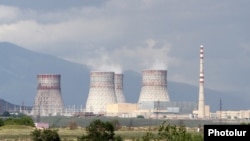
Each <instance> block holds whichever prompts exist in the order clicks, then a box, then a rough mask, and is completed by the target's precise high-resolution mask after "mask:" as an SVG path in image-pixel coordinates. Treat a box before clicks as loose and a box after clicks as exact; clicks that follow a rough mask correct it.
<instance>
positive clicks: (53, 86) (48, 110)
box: [32, 74, 64, 116]
mask: <svg viewBox="0 0 250 141" xmlns="http://www.w3.org/2000/svg"><path fill="white" fill-rule="evenodd" d="M37 80H38V86H37V94H36V97H35V103H34V105H33V108H32V114H33V115H34V116H56V115H62V114H63V111H64V104H63V100H62V95H61V84H60V81H61V75H59V74H39V75H37Z"/></svg>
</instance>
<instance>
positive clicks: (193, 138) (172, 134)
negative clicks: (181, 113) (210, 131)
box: [142, 121, 203, 141]
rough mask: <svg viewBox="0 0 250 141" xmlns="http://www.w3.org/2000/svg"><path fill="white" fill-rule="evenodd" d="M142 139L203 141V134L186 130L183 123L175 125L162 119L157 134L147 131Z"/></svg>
mask: <svg viewBox="0 0 250 141" xmlns="http://www.w3.org/2000/svg"><path fill="white" fill-rule="evenodd" d="M142 139H143V141H203V136H202V135H201V134H195V133H193V134H192V133H190V132H188V131H187V130H186V127H185V125H184V124H180V125H179V126H176V125H170V124H168V123H167V122H166V121H164V122H163V123H162V124H161V125H160V127H159V128H158V133H157V134H152V133H151V132H148V133H146V135H144V136H143V138H142Z"/></svg>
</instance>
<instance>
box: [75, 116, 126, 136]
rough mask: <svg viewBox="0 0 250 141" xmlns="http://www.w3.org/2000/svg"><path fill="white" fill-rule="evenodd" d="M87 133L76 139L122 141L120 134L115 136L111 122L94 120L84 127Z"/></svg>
mask: <svg viewBox="0 0 250 141" xmlns="http://www.w3.org/2000/svg"><path fill="white" fill-rule="evenodd" d="M86 130H87V135H83V136H82V137H79V138H78V141H122V138H121V137H120V136H115V133H114V131H115V129H114V126H113V124H112V123H111V122H103V121H101V120H99V119H97V120H94V121H92V122H91V123H90V125H89V126H87V127H86Z"/></svg>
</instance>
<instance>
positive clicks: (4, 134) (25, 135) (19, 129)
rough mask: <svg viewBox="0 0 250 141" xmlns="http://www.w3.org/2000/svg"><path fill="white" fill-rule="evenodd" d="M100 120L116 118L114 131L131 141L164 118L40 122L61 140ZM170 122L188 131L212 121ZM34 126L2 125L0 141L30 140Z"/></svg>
mask: <svg viewBox="0 0 250 141" xmlns="http://www.w3.org/2000/svg"><path fill="white" fill-rule="evenodd" d="M97 118H98V119H101V120H102V121H113V120H118V121H119V123H120V126H121V127H122V128H121V129H119V130H118V131H116V132H115V134H116V135H120V136H121V137H122V138H123V139H126V140H130V141H132V140H133V139H134V140H135V139H138V138H142V136H144V135H145V134H146V133H147V132H148V131H150V132H152V133H155V131H156V130H157V128H158V127H159V125H160V124H161V123H162V122H163V121H165V120H155V119H138V118H107V117H87V118H76V117H42V118H41V121H42V122H48V123H49V125H50V127H51V129H56V130H58V134H59V136H60V138H61V140H62V141H77V137H80V136H82V135H83V134H84V133H86V132H85V130H84V127H86V126H87V125H89V123H90V122H91V121H93V120H95V119H97ZM72 121H74V122H76V123H77V125H78V127H79V128H78V129H75V130H70V129H69V127H68V126H69V123H70V122H72ZM167 122H168V123H170V124H175V125H179V124H184V125H186V127H188V128H189V129H191V130H189V131H191V132H195V131H196V130H195V129H196V128H197V127H198V126H202V125H204V124H211V123H213V121H204V120H203V121H198V120H194V121H193V120H167ZM34 130H35V128H34V127H27V126H20V125H19V126H2V127H0V141H31V136H30V133H31V132H32V131H34Z"/></svg>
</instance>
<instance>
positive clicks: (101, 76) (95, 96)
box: [85, 71, 117, 114]
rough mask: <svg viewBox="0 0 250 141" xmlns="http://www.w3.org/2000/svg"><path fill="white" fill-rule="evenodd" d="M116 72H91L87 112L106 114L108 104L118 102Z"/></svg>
mask: <svg viewBox="0 0 250 141" xmlns="http://www.w3.org/2000/svg"><path fill="white" fill-rule="evenodd" d="M114 76H115V73H114V72H99V71H92V72H90V89H89V94H88V98H87V102H86V109H85V111H86V112H93V113H95V114H104V113H105V112H106V105H107V104H113V103H117V100H116V95H115V84H114Z"/></svg>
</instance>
